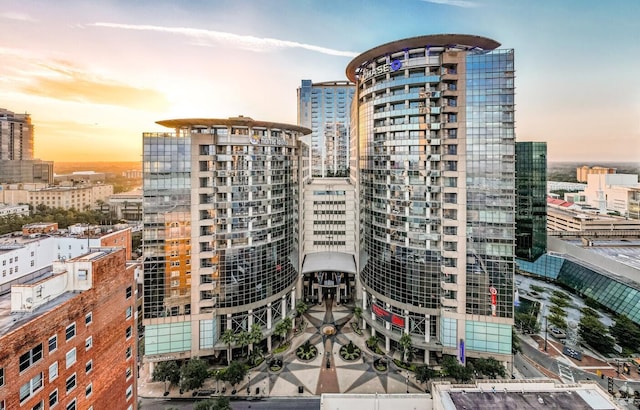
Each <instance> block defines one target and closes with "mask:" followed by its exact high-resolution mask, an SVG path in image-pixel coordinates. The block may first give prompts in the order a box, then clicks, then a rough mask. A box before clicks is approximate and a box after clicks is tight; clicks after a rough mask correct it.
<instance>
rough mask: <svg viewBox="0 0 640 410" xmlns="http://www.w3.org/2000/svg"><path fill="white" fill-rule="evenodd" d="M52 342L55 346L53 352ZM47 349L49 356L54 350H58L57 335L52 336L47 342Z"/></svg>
mask: <svg viewBox="0 0 640 410" xmlns="http://www.w3.org/2000/svg"><path fill="white" fill-rule="evenodd" d="M52 341H53V343H54V344H55V345H56V347H55V348H54V349H53V350H51V342H52ZM47 349H49V354H51V353H53V352H55V351H56V350H58V335H53V336H51V337H50V338H49V339H48V340H47Z"/></svg>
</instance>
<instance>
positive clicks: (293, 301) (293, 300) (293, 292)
mask: <svg viewBox="0 0 640 410" xmlns="http://www.w3.org/2000/svg"><path fill="white" fill-rule="evenodd" d="M291 310H292V311H294V310H296V288H293V289H291Z"/></svg>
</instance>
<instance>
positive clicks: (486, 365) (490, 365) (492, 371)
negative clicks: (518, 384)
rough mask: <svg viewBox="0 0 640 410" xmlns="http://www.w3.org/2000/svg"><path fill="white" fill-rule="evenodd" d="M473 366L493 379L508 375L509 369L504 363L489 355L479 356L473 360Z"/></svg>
mask: <svg viewBox="0 0 640 410" xmlns="http://www.w3.org/2000/svg"><path fill="white" fill-rule="evenodd" d="M473 368H474V369H475V370H476V371H478V373H481V374H483V375H485V376H488V377H490V378H492V379H495V378H497V377H498V376H500V377H505V376H506V375H507V371H506V370H505V368H504V366H503V365H502V363H500V362H499V361H497V360H496V359H494V358H493V357H489V358H488V359H485V358H479V359H476V360H474V361H473Z"/></svg>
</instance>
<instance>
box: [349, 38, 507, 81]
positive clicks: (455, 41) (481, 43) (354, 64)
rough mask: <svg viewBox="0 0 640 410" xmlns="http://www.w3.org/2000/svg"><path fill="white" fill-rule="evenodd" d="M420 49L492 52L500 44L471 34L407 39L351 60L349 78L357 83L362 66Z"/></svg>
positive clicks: (366, 52) (393, 42)
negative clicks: (435, 48) (447, 48)
mask: <svg viewBox="0 0 640 410" xmlns="http://www.w3.org/2000/svg"><path fill="white" fill-rule="evenodd" d="M418 47H455V48H464V49H468V50H487V51H490V50H494V49H496V48H498V47H500V43H498V42H497V41H495V40H492V39H490V38H487V37H482V36H475V35H470V34H432V35H427V36H418V37H411V38H405V39H403V40H397V41H392V42H390V43H386V44H382V45H380V46H377V47H374V48H372V49H370V50H368V51H365V52H364V53H362V54H360V55H359V56H357V57H356V58H354V59H353V60H351V62H350V63H349V65H347V78H348V79H349V80H351V81H353V82H356V70H357V68H358V67H360V66H361V65H362V64H365V63H367V62H368V61H371V60H373V59H375V58H378V57H380V56H383V55H386V54H389V53H395V52H397V51H399V50H404V49H410V48H418Z"/></svg>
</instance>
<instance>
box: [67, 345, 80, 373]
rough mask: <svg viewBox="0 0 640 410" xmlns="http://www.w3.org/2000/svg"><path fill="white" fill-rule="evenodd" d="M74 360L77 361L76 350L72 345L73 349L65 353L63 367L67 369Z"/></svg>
mask: <svg viewBox="0 0 640 410" xmlns="http://www.w3.org/2000/svg"><path fill="white" fill-rule="evenodd" d="M76 361H78V352H77V351H76V348H75V347H74V348H73V349H71V350H69V351H68V352H67V354H66V355H65V364H66V367H65V368H66V369H68V368H69V367H71V366H73V365H74V364H75V362H76Z"/></svg>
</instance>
